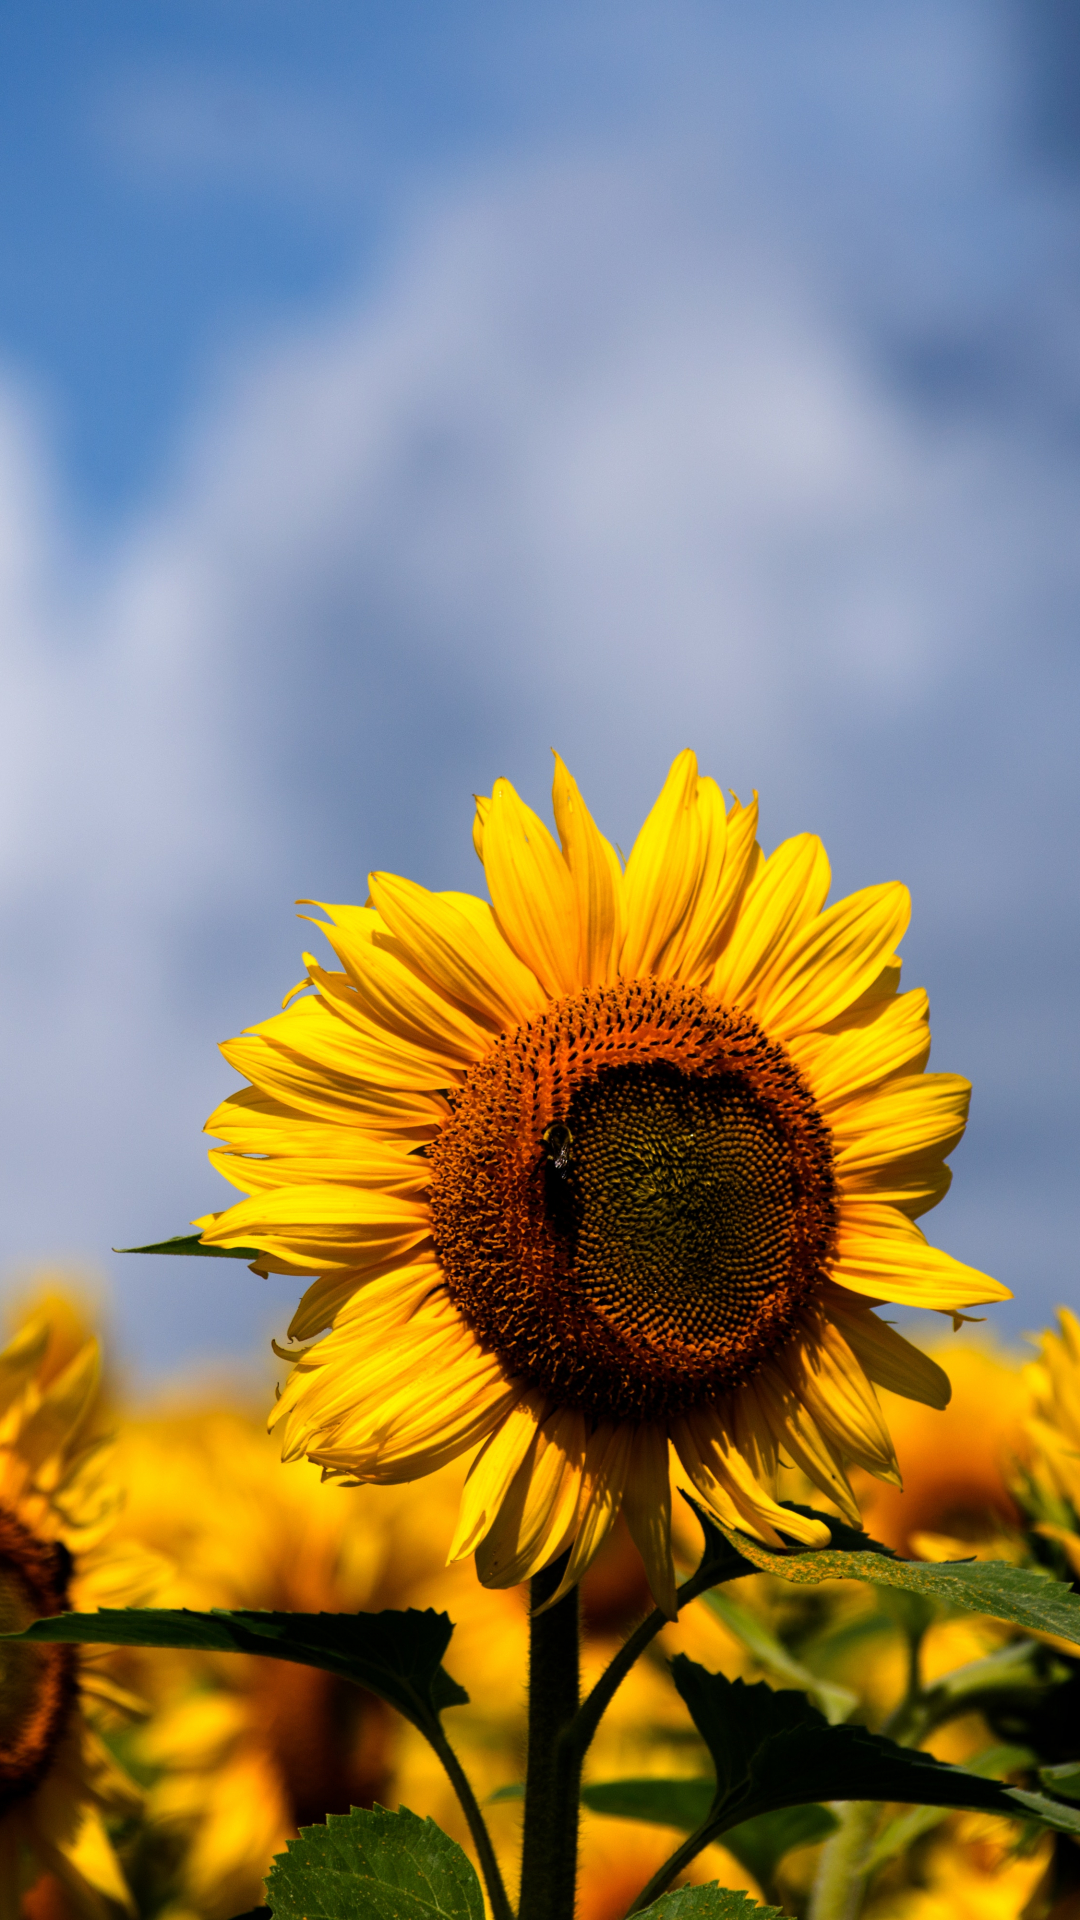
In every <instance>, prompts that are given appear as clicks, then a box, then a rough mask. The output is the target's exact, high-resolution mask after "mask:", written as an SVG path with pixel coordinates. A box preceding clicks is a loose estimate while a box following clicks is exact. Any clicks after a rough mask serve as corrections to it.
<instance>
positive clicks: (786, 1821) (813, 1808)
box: [723, 1800, 840, 1893]
mask: <svg viewBox="0 0 1080 1920" xmlns="http://www.w3.org/2000/svg"><path fill="white" fill-rule="evenodd" d="M839 1824H840V1822H839V1821H838V1820H837V1818H836V1815H835V1813H833V1811H832V1809H831V1808H830V1807H821V1806H818V1805H817V1804H816V1803H815V1802H814V1801H813V1800H809V1801H807V1802H806V1803H805V1804H804V1805H803V1806H800V1807H776V1808H774V1809H773V1811H772V1812H771V1813H758V1814H755V1815H754V1817H753V1819H751V1820H740V1821H739V1824H738V1826H737V1827H729V1828H728V1830H727V1832H726V1833H725V1835H724V1839H723V1844H724V1846H725V1847H726V1848H727V1850H728V1852H729V1853H733V1854H734V1855H735V1858H736V1860H737V1861H738V1863H739V1865H740V1867H745V1868H746V1871H747V1873H752V1874H753V1876H754V1879H755V1880H756V1881H757V1883H758V1885H759V1887H761V1888H762V1889H763V1891H764V1892H766V1893H771V1891H772V1884H773V1881H774V1880H775V1878H776V1869H777V1867H778V1866H779V1865H780V1862H781V1860H782V1859H783V1857H784V1855H785V1853H791V1852H792V1851H793V1849H794V1848H795V1847H814V1846H816V1845H817V1843H818V1841H819V1840H827V1839H828V1837H829V1834H830V1833H835V1831H836V1828H837V1827H838V1826H839Z"/></svg>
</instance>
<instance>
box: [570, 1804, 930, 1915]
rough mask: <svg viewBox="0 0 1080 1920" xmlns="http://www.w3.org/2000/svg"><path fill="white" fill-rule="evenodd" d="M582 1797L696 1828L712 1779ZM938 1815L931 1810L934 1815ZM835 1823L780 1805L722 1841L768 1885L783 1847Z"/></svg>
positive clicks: (824, 1810)
mask: <svg viewBox="0 0 1080 1920" xmlns="http://www.w3.org/2000/svg"><path fill="white" fill-rule="evenodd" d="M581 1798H582V1802H583V1804H584V1805H585V1806H587V1807H590V1808H591V1809H592V1811H593V1812H594V1813H607V1814H611V1815H613V1816H615V1817H616V1818H618V1819H622V1820H648V1821H651V1822H652V1824H653V1825H654V1826H658V1827H675V1828H677V1829H678V1830H679V1831H681V1832H682V1833H695V1832H696V1831H697V1829H698V1827H700V1826H703V1825H704V1823H705V1821H706V1820H707V1819H708V1817H709V1813H710V1810H711V1808H712V1804H713V1801H714V1800H715V1798H716V1782H715V1780H708V1779H704V1780H703V1779H682V1780H678V1779H676V1780H662V1779H642V1780H606V1781H603V1782H598V1783H597V1784H595V1785H593V1786H588V1787H583V1788H582V1791H581ZM938 1817H939V1816H938V1815H936V1814H935V1818H938ZM835 1827H836V1815H835V1814H834V1813H831V1812H830V1811H829V1809H828V1807H819V1806H815V1805H814V1804H813V1803H812V1802H810V1803H808V1804H806V1805H805V1806H797V1807H778V1808H777V1809H776V1810H775V1811H773V1812H771V1813H759V1814H756V1815H755V1816H754V1818H753V1819H751V1820H742V1821H740V1822H739V1824H738V1826H735V1827H729V1828H728V1830H727V1832H726V1833H725V1834H724V1845H725V1847H726V1848H727V1850H728V1852H729V1853H732V1854H734V1856H735V1858H736V1860H737V1861H738V1862H739V1865H740V1866H741V1867H745V1868H746V1870H747V1872H748V1873H752V1874H753V1876H754V1879H755V1880H756V1881H757V1882H758V1885H759V1886H761V1887H764V1888H765V1890H766V1891H768V1890H769V1888H770V1887H771V1885H772V1882H773V1880H774V1878H775V1876H776V1869H777V1867H778V1866H779V1864H780V1862H781V1860H782V1859H783V1857H784V1855H785V1853H790V1852H791V1850H792V1848H793V1847H809V1846H813V1845H814V1844H815V1843H816V1842H817V1841H818V1840H824V1839H825V1838H826V1836H827V1835H828V1834H830V1833H832V1832H833V1831H834V1829H835Z"/></svg>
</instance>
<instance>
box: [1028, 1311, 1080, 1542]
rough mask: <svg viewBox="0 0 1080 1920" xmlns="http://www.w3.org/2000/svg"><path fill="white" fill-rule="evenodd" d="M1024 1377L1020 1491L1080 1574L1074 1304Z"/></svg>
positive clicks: (1079, 1389)
mask: <svg viewBox="0 0 1080 1920" xmlns="http://www.w3.org/2000/svg"><path fill="white" fill-rule="evenodd" d="M1023 1379H1024V1386H1025V1388H1026V1390H1027V1394H1028V1406H1027V1414H1028V1417H1027V1419H1026V1420H1025V1421H1024V1429H1025V1439H1026V1441H1027V1447H1026V1454H1027V1459H1026V1461H1025V1465H1026V1467H1027V1485H1026V1486H1025V1487H1023V1488H1017V1493H1018V1495H1019V1498H1020V1500H1021V1503H1022V1504H1023V1505H1025V1506H1027V1507H1028V1508H1029V1509H1030V1511H1031V1513H1032V1516H1033V1518H1034V1519H1035V1520H1036V1522H1037V1527H1036V1530H1037V1531H1038V1532H1039V1533H1042V1534H1045V1535H1047V1536H1048V1537H1049V1538H1051V1539H1054V1540H1057V1541H1058V1542H1059V1543H1060V1545H1061V1547H1062V1548H1063V1549H1064V1553H1065V1557H1066V1559H1067V1560H1068V1562H1069V1567H1070V1569H1071V1571H1072V1573H1073V1574H1074V1576H1080V1320H1078V1319H1077V1317H1076V1315H1075V1313H1070V1311H1069V1309H1068V1307H1059V1309H1058V1331H1057V1332H1056V1333H1055V1332H1054V1330H1053V1329H1052V1328H1049V1327H1048V1328H1047V1329H1046V1330H1045V1332H1044V1333H1043V1334H1042V1336H1041V1338H1040V1341H1039V1358H1038V1359H1037V1360H1033V1361H1031V1362H1030V1364H1029V1365H1028V1366H1026V1367H1025V1368H1024V1369H1023Z"/></svg>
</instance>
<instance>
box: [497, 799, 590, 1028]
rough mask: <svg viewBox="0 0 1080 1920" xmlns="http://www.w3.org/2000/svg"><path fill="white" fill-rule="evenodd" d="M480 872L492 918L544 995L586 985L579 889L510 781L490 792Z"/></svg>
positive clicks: (536, 816) (584, 881)
mask: <svg viewBox="0 0 1080 1920" xmlns="http://www.w3.org/2000/svg"><path fill="white" fill-rule="evenodd" d="M579 804H580V803H579ZM594 832H595V829H594ZM484 872H485V874H486V875H487V883H488V892H489V893H490V894H491V904H492V906H493V908H494V910H495V918H496V920H497V921H498V923H499V926H500V928H501V929H502V932H503V934H504V936H505V938H506V939H507V941H508V942H509V944H510V946H511V947H512V948H513V950H514V952H515V953H516V954H517V956H518V958H519V959H520V960H521V961H523V962H524V964H525V965H526V966H527V967H528V968H529V969H530V971H531V972H532V973H533V974H535V976H536V978H537V979H538V980H539V982H540V985H541V986H542V987H543V988H544V989H545V991H546V992H547V993H549V994H551V995H552V996H554V997H558V996H560V995H562V994H567V993H576V992H577V991H578V989H579V988H580V987H581V986H582V985H583V984H584V982H583V981H582V978H581V973H580V962H579V957H578V894H577V888H576V887H575V883H574V880H573V878H572V876H571V873H570V868H569V866H568V865H567V862H566V860H565V858H564V857H563V855H562V854H561V853H560V851H559V849H558V847H557V846H556V845H555V842H554V840H553V839H552V837H551V835H550V833H549V832H548V830H547V828H546V827H545V825H544V823H543V821H542V820H541V819H540V817H539V815H538V814H535V813H534V812H533V810H532V808H531V807H527V806H526V805H525V802H524V801H523V800H522V799H521V798H520V797H519V796H518V794H516V793H515V792H514V789H513V787H512V786H511V785H510V782H509V780H496V782H495V786H494V788H493V790H492V795H491V811H490V813H489V815H488V818H487V820H486V822H485V825H484ZM582 878H583V883H584V884H586V886H587V880H586V879H585V876H584V875H583V876H582Z"/></svg>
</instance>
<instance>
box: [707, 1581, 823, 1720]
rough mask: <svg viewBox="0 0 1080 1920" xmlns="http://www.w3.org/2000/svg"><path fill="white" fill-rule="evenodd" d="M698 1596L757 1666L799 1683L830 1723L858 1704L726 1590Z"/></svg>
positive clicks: (778, 1678) (796, 1683) (778, 1677)
mask: <svg viewBox="0 0 1080 1920" xmlns="http://www.w3.org/2000/svg"><path fill="white" fill-rule="evenodd" d="M702 1598H703V1601H704V1604H705V1606H707V1607H708V1609H709V1612H710V1613H713V1614H715V1615H716V1618H717V1619H718V1620H722V1621H723V1623H724V1625H725V1627H727V1629H728V1631H729V1633H733V1634H734V1635H735V1637H736V1639H737V1640H741V1641H742V1643H743V1646H744V1647H746V1648H747V1650H748V1651H749V1652H750V1653H752V1654H753V1656H754V1658H755V1660H756V1661H757V1663H758V1665H759V1666H761V1667H764V1668H765V1671H766V1672H767V1673H771V1674H772V1675H773V1676H774V1678H775V1679H777V1680H787V1681H788V1682H789V1683H790V1684H791V1685H792V1686H796V1687H802V1689H803V1691H804V1692H805V1693H808V1694H809V1696H810V1698H811V1700H812V1701H813V1702H814V1705H815V1706H818V1707H820V1708H821V1711H822V1713H823V1714H824V1715H825V1718H826V1720H828V1721H829V1722H830V1723H831V1724H832V1725H837V1724H838V1723H839V1722H840V1721H842V1720H847V1719H849V1718H850V1717H851V1715H852V1713H853V1712H854V1711H855V1708H856V1707H857V1706H858V1704H859V1696H858V1694H856V1693H852V1691H851V1688H850V1687H840V1686H837V1685H836V1684H835V1683H834V1682H833V1681H831V1680H822V1679H819V1677H818V1675H817V1674H816V1673H811V1671H810V1669H809V1667H804V1666H803V1664H802V1662H801V1661H800V1660H796V1658H795V1656H794V1654H792V1653H789V1652H788V1649H787V1648H786V1647H785V1646H784V1644H783V1642H782V1641H780V1640H778V1639H777V1638H776V1635H775V1634H774V1633H770V1631H769V1629H768V1627H767V1626H766V1625H765V1623H764V1621H762V1620H759V1619H758V1617H757V1615H756V1614H754V1613H751V1612H750V1611H749V1608H747V1607H741V1606H740V1605H739V1602H738V1601H737V1600H733V1599H732V1597H731V1595H730V1593H719V1592H713V1593H706V1594H704V1595H703V1596H702Z"/></svg>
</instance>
